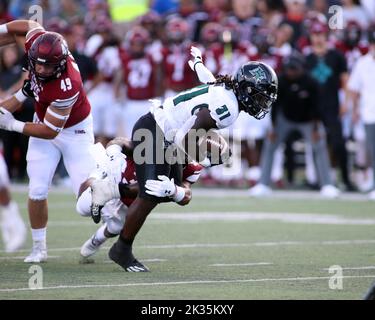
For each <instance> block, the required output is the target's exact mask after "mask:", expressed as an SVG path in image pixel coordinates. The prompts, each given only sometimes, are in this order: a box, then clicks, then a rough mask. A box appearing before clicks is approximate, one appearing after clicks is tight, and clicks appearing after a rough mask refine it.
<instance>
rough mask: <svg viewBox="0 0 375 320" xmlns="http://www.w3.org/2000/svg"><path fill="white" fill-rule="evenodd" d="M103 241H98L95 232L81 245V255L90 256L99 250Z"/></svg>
mask: <svg viewBox="0 0 375 320" xmlns="http://www.w3.org/2000/svg"><path fill="white" fill-rule="evenodd" d="M104 242H105V241H98V240H97V239H96V238H95V234H94V235H93V236H92V237H91V238H90V239H88V240H87V241H86V242H85V243H84V244H83V246H82V247H81V256H82V257H84V258H87V257H90V256H92V255H93V254H95V253H96V252H98V251H99V249H100V247H101V246H102V244H103V243H104Z"/></svg>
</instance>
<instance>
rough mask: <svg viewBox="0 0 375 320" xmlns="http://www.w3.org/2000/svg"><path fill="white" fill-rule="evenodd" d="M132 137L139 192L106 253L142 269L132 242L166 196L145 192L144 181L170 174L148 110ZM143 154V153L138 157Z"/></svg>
mask: <svg viewBox="0 0 375 320" xmlns="http://www.w3.org/2000/svg"><path fill="white" fill-rule="evenodd" d="M132 141H133V145H134V154H133V157H134V161H135V164H136V175H137V180H138V185H139V194H138V197H137V198H136V199H135V200H134V202H133V203H132V205H131V206H130V207H129V209H128V213H127V217H126V223H125V226H124V229H123V230H122V231H121V234H120V237H119V239H118V241H117V242H116V243H115V244H114V245H113V246H112V248H111V249H110V251H109V257H110V258H111V259H112V260H113V261H114V262H116V263H117V264H119V265H120V266H121V267H123V268H124V269H125V270H126V271H129V272H144V271H148V269H147V267H145V266H143V265H142V264H141V263H139V262H138V261H137V260H136V259H135V258H134V256H133V253H132V244H133V241H134V238H135V236H136V235H137V233H138V231H139V230H140V229H141V227H142V225H143V223H144V222H145V220H146V218H147V216H148V214H149V213H150V212H151V211H152V210H153V209H154V208H155V207H156V206H157V204H158V203H160V202H164V201H167V198H159V197H155V196H151V195H149V194H147V193H146V188H145V184H146V181H147V180H148V179H153V180H155V179H158V175H166V176H169V174H170V170H171V166H170V165H169V164H168V163H167V161H165V160H166V159H165V158H164V157H165V149H164V145H163V141H164V136H163V134H162V133H161V130H160V128H158V127H157V125H156V122H155V119H154V118H153V116H152V115H151V113H149V114H147V115H145V116H143V117H141V118H140V119H139V120H138V121H137V123H136V124H135V125H134V129H133V134H132ZM142 150H143V152H142ZM142 155H145V157H144V158H141V157H142ZM147 156H150V158H148V157H147ZM160 160H161V161H160Z"/></svg>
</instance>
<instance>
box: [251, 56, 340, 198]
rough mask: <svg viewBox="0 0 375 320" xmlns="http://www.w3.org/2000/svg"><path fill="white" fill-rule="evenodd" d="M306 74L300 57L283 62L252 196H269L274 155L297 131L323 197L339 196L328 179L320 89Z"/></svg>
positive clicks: (291, 57)
mask: <svg viewBox="0 0 375 320" xmlns="http://www.w3.org/2000/svg"><path fill="white" fill-rule="evenodd" d="M305 70H306V69H305V62H304V58H303V56H301V55H300V54H297V53H295V54H293V55H291V56H289V57H287V58H285V59H284V60H283V74H282V75H281V76H280V77H279V90H278V99H277V101H276V103H275V105H274V107H273V108H272V118H273V128H272V129H271V131H270V132H269V135H268V138H267V140H266V142H265V145H264V148H263V150H262V158H261V178H260V182H259V184H257V185H256V186H254V187H253V188H251V189H250V195H251V196H263V195H268V194H270V193H271V189H270V188H269V185H270V181H271V168H272V163H273V159H274V154H275V151H276V149H277V147H278V146H279V145H280V144H281V143H282V142H284V141H285V140H286V138H287V136H288V134H289V133H290V132H291V131H293V130H298V131H299V132H300V133H301V134H302V135H303V137H304V139H305V141H306V142H308V143H310V144H311V145H312V148H313V152H314V154H315V159H316V167H317V171H318V175H319V182H320V186H321V194H322V196H324V197H328V198H334V197H337V196H338V194H339V190H338V189H336V188H335V187H334V186H333V185H332V181H331V179H330V172H329V171H330V169H329V160H328V153H327V146H326V142H325V138H324V136H323V133H322V128H321V126H320V125H319V116H318V99H317V96H318V94H317V93H318V90H319V87H318V84H317V83H316V81H315V80H314V79H313V78H311V76H309V74H308V73H307V72H306V71H305Z"/></svg>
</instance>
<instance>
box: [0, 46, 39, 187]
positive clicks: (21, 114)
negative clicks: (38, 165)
mask: <svg viewBox="0 0 375 320" xmlns="http://www.w3.org/2000/svg"><path fill="white" fill-rule="evenodd" d="M0 65H1V67H0V68H1V69H0V70H1V71H0V95H1V100H4V99H7V98H9V97H10V96H11V95H12V94H13V93H14V92H15V91H16V89H18V88H19V87H20V85H21V84H20V83H22V81H23V78H24V77H25V73H23V72H22V54H21V53H20V51H19V50H18V48H17V47H16V46H8V47H5V48H3V49H2V50H1V53H0ZM14 87H17V88H16V89H13V88H14ZM33 113H34V108H33V103H32V101H31V100H30V99H27V100H26V101H25V102H24V103H23V106H22V108H21V109H20V110H19V111H17V112H15V113H14V116H15V118H16V119H17V120H20V121H32V119H33ZM1 139H2V140H3V144H4V158H5V162H6V163H7V167H8V170H9V176H10V177H11V178H13V179H14V178H15V179H18V180H23V179H24V178H25V177H26V152H27V144H28V141H29V137H27V136H24V135H22V134H19V133H17V132H10V131H3V130H1Z"/></svg>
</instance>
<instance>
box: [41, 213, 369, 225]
mask: <svg viewBox="0 0 375 320" xmlns="http://www.w3.org/2000/svg"><path fill="white" fill-rule="evenodd" d="M148 221H149V223H157V222H160V221H162V222H163V223H165V222H171V221H173V222H177V223H178V222H183V223H186V222H192V223H204V222H211V221H215V222H216V221H219V222H220V221H224V222H227V221H228V222H243V221H277V222H282V223H298V224H322V225H356V226H370V225H371V226H373V225H375V219H374V218H363V217H353V218H352V217H350V218H348V217H343V216H340V215H338V214H328V213H288V212H251V211H247V212H246V211H237V212H228V211H227V212H225V211H224V212H207V211H200V212H169V213H157V212H155V213H152V214H151V215H150V216H149V218H148ZM48 226H49V227H77V226H94V224H93V222H92V221H91V219H90V218H86V219H82V221H77V220H73V221H72V220H61V221H50V222H49V223H48Z"/></svg>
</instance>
